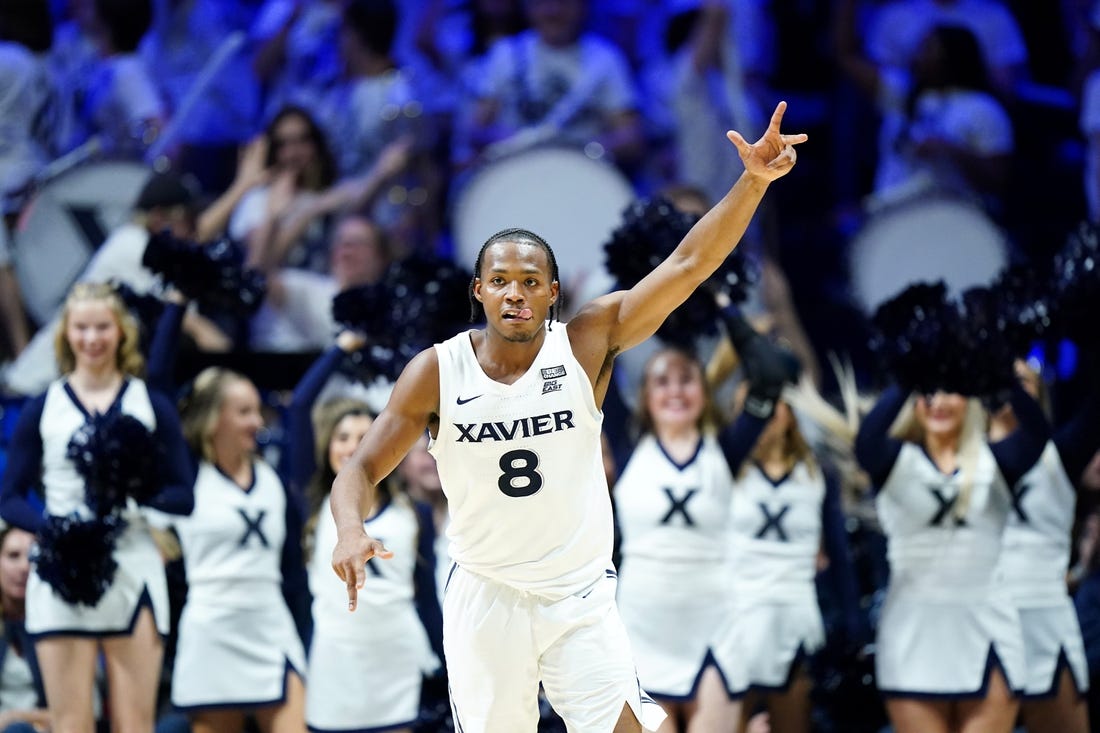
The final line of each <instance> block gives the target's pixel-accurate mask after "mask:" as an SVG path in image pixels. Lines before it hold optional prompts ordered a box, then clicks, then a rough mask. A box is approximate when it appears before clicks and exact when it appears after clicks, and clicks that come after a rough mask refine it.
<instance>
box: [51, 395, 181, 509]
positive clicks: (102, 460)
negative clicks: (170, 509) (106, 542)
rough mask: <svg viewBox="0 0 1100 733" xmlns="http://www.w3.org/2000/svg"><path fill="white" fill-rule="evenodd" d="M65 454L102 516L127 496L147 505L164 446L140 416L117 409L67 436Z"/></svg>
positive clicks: (156, 485)
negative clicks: (67, 441) (138, 417)
mask: <svg viewBox="0 0 1100 733" xmlns="http://www.w3.org/2000/svg"><path fill="white" fill-rule="evenodd" d="M66 455H67V456H68V458H69V459H70V460H71V461H72V462H73V464H74V465H75V467H76V470H77V473H79V474H80V476H81V478H83V479H84V484H85V499H86V501H87V503H88V506H89V507H91V509H92V510H93V511H95V512H96V514H97V515H98V516H101V517H103V516H106V515H108V514H111V513H112V512H115V511H117V510H120V509H122V508H123V507H125V506H126V499H127V497H132V498H133V499H135V500H136V501H137V502H138V503H142V504H144V503H148V501H149V500H150V499H151V498H152V495H153V494H154V493H155V491H156V488H157V487H158V486H159V481H158V478H157V472H158V470H159V468H160V466H161V465H163V464H162V460H161V459H162V451H161V448H160V444H159V443H158V442H157V441H156V439H155V438H154V436H153V434H152V433H151V432H150V431H149V430H148V428H146V427H145V425H144V424H142V422H141V421H140V420H138V419H137V418H135V417H133V416H132V415H126V414H124V413H122V412H120V411H119V410H108V411H107V412H106V413H104V414H95V415H93V416H92V417H91V418H89V419H88V421H87V422H85V423H84V424H83V425H82V426H81V427H80V428H79V429H78V430H77V431H76V432H75V433H73V436H72V438H70V439H69V445H68V449H67V451H66Z"/></svg>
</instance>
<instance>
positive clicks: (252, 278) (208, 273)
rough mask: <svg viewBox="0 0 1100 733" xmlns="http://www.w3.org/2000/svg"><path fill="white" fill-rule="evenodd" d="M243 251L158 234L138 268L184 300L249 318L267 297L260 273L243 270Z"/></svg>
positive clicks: (227, 242) (228, 244) (223, 242)
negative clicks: (172, 288) (159, 279)
mask: <svg viewBox="0 0 1100 733" xmlns="http://www.w3.org/2000/svg"><path fill="white" fill-rule="evenodd" d="M244 260H245V250H244V247H242V246H241V245H240V244H239V243H237V242H235V241H233V240H232V239H229V238H227V237H226V238H222V239H219V240H217V241H214V242H211V243H209V244H204V245H199V244H196V243H194V242H188V241H185V240H182V239H177V238H175V237H173V236H172V235H171V234H170V233H169V232H167V231H165V232H160V233H158V234H154V235H153V236H151V237H150V238H149V243H148V244H147V245H146V247H145V254H144V255H143V257H142V264H143V265H145V266H146V267H147V268H149V269H150V270H152V271H153V272H155V273H157V274H158V275H160V276H161V277H163V278H164V280H165V281H166V282H168V283H170V284H171V285H174V286H175V287H177V288H179V290H180V292H181V293H183V294H184V295H186V296H187V297H188V298H191V299H193V300H197V301H198V302H200V303H202V304H204V305H206V306H209V307H211V308H213V309H215V310H219V311H222V312H227V313H233V314H237V315H243V316H251V315H253V314H254V313H255V312H256V311H257V310H258V309H259V307H260V305H261V304H262V303H263V300H264V297H265V296H266V294H267V280H266V279H265V278H264V275H263V273H261V272H260V271H258V270H255V269H246V268H245V266H244Z"/></svg>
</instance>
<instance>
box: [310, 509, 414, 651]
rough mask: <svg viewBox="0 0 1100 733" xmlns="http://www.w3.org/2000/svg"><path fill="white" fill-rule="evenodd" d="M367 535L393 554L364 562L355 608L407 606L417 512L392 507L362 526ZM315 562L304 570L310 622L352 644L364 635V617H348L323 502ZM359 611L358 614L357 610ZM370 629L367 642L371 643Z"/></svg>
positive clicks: (332, 527) (331, 526) (345, 593)
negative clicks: (310, 602) (309, 596)
mask: <svg viewBox="0 0 1100 733" xmlns="http://www.w3.org/2000/svg"><path fill="white" fill-rule="evenodd" d="M363 526H364V528H365V529H366V532H367V534H369V535H370V536H371V537H373V538H375V539H376V540H379V541H380V542H382V543H383V544H385V545H386V549H388V550H390V551H392V552H393V557H392V558H390V559H389V560H383V559H380V558H372V559H371V560H369V561H368V562H367V573H366V576H365V578H366V580H365V581H364V583H363V587H362V588H361V589H360V590H359V605H360V606H369V607H379V608H384V607H386V606H392V605H393V604H401V603H404V604H411V603H412V599H413V571H414V570H415V569H416V556H417V539H418V537H419V533H420V526H419V524H418V522H417V519H416V510H415V509H413V507H412V505H411V504H410V503H409V502H408V501H391V502H389V503H388V504H387V505H386V506H385V507H384V508H383V509H382V511H381V512H379V513H378V514H376V515H375V516H373V517H371V518H370V519H368V520H366V521H364V522H363ZM314 538H315V542H314V546H313V556H312V557H311V558H310V561H309V566H308V568H307V571H308V574H309V590H310V592H311V593H312V594H313V620H314V622H315V623H316V624H317V625H318V626H321V625H324V626H325V629H326V631H329V632H333V630H334V629H340V630H341V633H344V634H346V635H350V636H351V637H352V638H354V636H355V635H356V631H357V630H359V631H363V628H362V627H363V620H364V614H363V613H361V612H360V613H355V614H353V613H348V589H347V585H346V584H345V583H344V582H343V581H342V580H340V579H339V578H338V577H336V574H335V573H333V572H332V550H333V549H334V548H335V547H336V520H335V519H333V517H332V511H331V509H330V508H329V497H325V500H324V503H323V504H322V505H321V510H320V513H319V514H318V517H317V529H316V533H315V535H314ZM360 610H362V609H360ZM369 631H370V630H369V629H366V630H365V632H366V636H367V637H368V638H371V637H370V634H369Z"/></svg>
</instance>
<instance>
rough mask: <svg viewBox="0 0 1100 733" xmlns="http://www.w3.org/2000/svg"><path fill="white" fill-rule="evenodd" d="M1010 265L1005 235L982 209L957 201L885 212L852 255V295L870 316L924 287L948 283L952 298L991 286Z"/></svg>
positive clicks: (916, 203) (922, 201) (925, 201)
mask: <svg viewBox="0 0 1100 733" xmlns="http://www.w3.org/2000/svg"><path fill="white" fill-rule="evenodd" d="M1006 264H1008V247H1007V243H1006V239H1005V235H1004V233H1003V232H1002V231H1001V229H1000V228H999V227H998V226H997V225H996V224H994V223H993V221H992V220H991V219H990V218H989V217H988V216H986V214H985V212H983V211H982V210H981V209H980V208H979V207H977V206H975V205H974V204H971V203H969V202H966V201H962V200H958V199H953V198H938V197H931V198H928V197H923V198H917V199H912V200H909V201H905V202H902V203H899V204H897V205H895V206H891V207H888V208H886V209H883V210H882V211H881V212H878V213H876V214H874V215H873V216H872V217H871V219H870V220H869V221H868V222H867V223H866V224H865V225H864V227H863V229H861V230H860V232H859V234H858V235H856V237H855V239H854V240H853V241H852V244H851V247H850V249H849V275H850V278H851V285H852V290H853V293H854V295H855V297H856V299H857V300H858V301H859V302H860V303H861V304H862V306H863V308H864V309H865V311H866V312H867V313H874V311H875V309H877V308H878V306H879V305H881V304H882V303H883V302H884V301H886V300H889V299H890V298H892V297H894V296H895V295H897V294H898V293H900V292H901V291H902V290H904V289H905V288H906V287H908V286H909V285H912V284H914V283H918V282H935V281H937V280H943V281H944V283H945V284H946V285H947V289H948V292H949V293H950V294H952V295H958V294H960V293H962V292H963V291H965V290H967V289H968V288H971V287H975V286H979V285H988V284H989V283H990V282H991V281H992V280H993V278H994V277H996V275H997V274H998V273H999V272H1000V270H1001V268H1003V267H1004V266H1005V265H1006Z"/></svg>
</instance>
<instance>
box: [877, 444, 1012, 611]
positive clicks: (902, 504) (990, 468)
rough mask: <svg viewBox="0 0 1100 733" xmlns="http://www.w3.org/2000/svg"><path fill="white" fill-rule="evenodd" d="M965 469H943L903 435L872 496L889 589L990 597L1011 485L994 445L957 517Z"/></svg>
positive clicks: (984, 454) (984, 452) (984, 451)
mask: <svg viewBox="0 0 1100 733" xmlns="http://www.w3.org/2000/svg"><path fill="white" fill-rule="evenodd" d="M959 487H960V475H959V472H957V471H956V472H955V473H954V474H952V475H950V476H949V475H946V474H944V473H943V472H942V471H940V470H939V468H937V467H936V465H935V464H934V463H933V462H932V460H931V459H930V458H929V457H928V456H927V455H926V454H925V452H924V450H923V449H922V448H921V447H920V446H918V445H916V444H914V443H905V444H904V445H903V446H902V448H901V451H900V453H899V454H898V458H897V461H896V462H895V464H894V467H893V469H892V470H891V471H890V475H889V476H888V477H887V479H886V481H885V482H884V483H883V485H882V488H881V490H880V491H879V493H878V496H877V497H876V500H875V505H876V508H877V509H878V515H879V519H880V520H881V522H882V529H883V531H884V532H885V533H886V537H887V540H888V551H887V557H888V559H889V562H890V585H891V589H900V588H908V589H912V590H917V591H919V592H920V593H921V594H922V595H923V596H924V597H925V598H932V597H938V598H944V599H945V600H953V601H959V602H963V601H965V599H966V598H985V597H987V595H988V593H989V590H990V586H991V584H992V581H993V579H994V575H995V570H996V567H997V562H998V558H999V556H1000V552H1001V537H1002V535H1003V533H1004V527H1005V523H1006V522H1007V520H1008V513H1009V511H1010V510H1011V506H1012V504H1011V501H1010V498H1009V491H1008V487H1007V486H1006V485H1005V480H1004V478H1003V477H1002V476H1001V472H1000V470H999V469H998V468H997V462H996V460H995V459H994V458H993V453H992V451H990V450H989V446H988V445H985V444H983V445H982V447H981V450H980V453H979V458H978V462H977V468H976V470H975V476H974V481H973V484H972V486H971V490H970V505H969V508H968V509H967V512H966V516H965V517H964V518H963V519H961V520H960V519H957V518H956V517H955V515H954V510H953V506H954V502H955V500H956V498H957V497H958V494H959Z"/></svg>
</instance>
